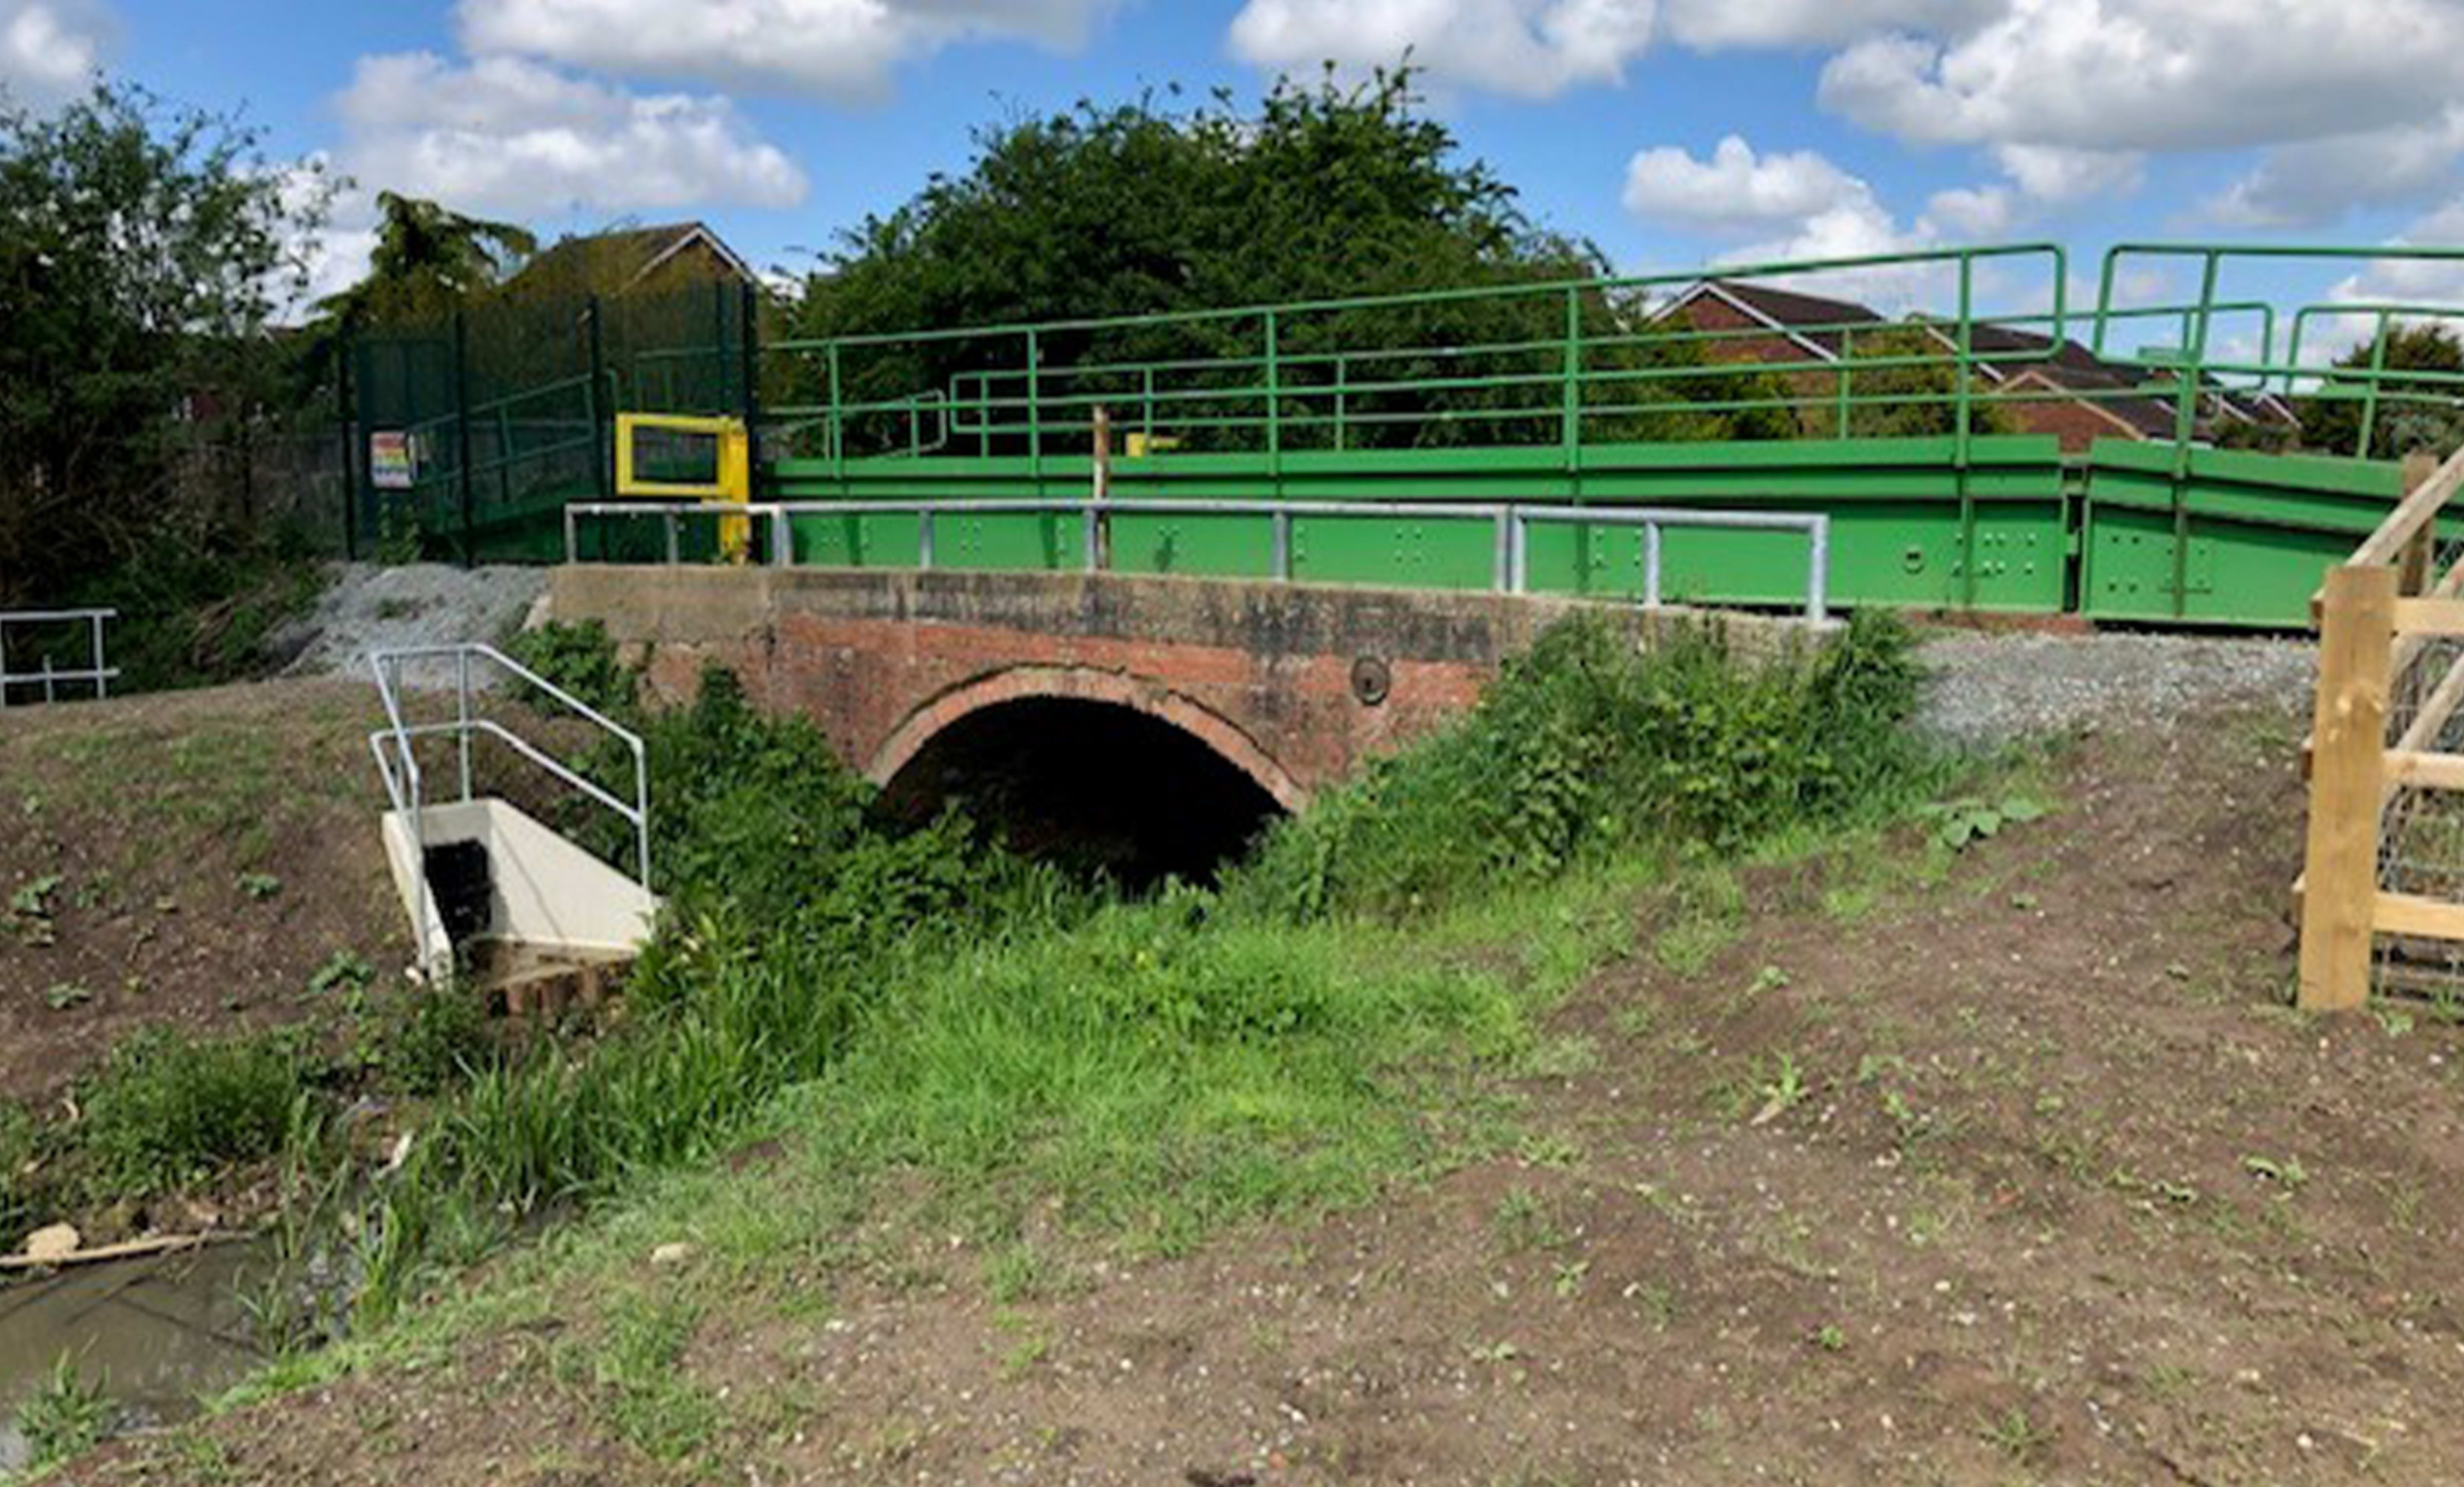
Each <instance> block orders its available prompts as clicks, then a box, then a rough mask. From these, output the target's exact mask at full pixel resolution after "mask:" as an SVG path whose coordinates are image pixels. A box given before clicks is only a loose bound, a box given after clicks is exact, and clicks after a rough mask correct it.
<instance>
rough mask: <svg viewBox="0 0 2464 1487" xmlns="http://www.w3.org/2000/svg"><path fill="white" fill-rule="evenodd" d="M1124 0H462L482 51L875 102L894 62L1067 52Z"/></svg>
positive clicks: (465, 27)
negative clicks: (966, 49) (945, 52)
mask: <svg viewBox="0 0 2464 1487" xmlns="http://www.w3.org/2000/svg"><path fill="white" fill-rule="evenodd" d="M1118 3H1119V0H690V3H687V4H683V5H678V4H674V3H672V0H461V3H460V6H459V8H458V11H457V14H458V17H459V21H460V33H461V38H462V43H463V45H464V47H465V48H466V49H468V50H469V51H470V52H471V53H472V54H473V55H477V56H486V55H521V56H535V57H547V58H550V59H553V60H555V61H559V62H565V63H569V64H572V65H576V66H582V67H590V68H596V69H599V70H601V71H603V72H609V73H616V74H621V75H625V76H630V77H686V78H693V79H696V80H699V81H703V82H708V83H714V84H717V85H719V86H722V87H733V88H749V89H759V90H766V91H772V92H784V93H799V94H818V95H820V96H822V97H824V98H832V99H836V100H840V101H853V100H860V99H869V98H878V97H880V96H881V95H882V94H883V93H885V92H886V91H887V90H888V88H889V86H890V76H891V69H892V68H894V67H895V66H897V65H898V64H899V63H901V62H905V61H910V60H913V59H916V58H919V57H924V56H929V55H932V54H933V53H935V52H937V51H939V50H941V49H942V48H944V47H948V46H953V45H957V44H959V43H963V42H969V41H1001V40H1023V41H1029V42H1034V43H1037V44H1040V45H1044V46H1049V47H1054V48H1062V49H1067V48H1072V47H1075V46H1077V45H1079V44H1081V43H1082V42H1083V41H1084V40H1085V38H1086V35H1087V33H1088V32H1089V29H1090V28H1091V26H1092V25H1093V24H1094V22H1095V21H1096V20H1098V19H1099V18H1101V17H1102V16H1103V15H1104V14H1105V13H1106V12H1108V11H1111V10H1112V9H1114V8H1115V6H1116V5H1117V4H1118Z"/></svg>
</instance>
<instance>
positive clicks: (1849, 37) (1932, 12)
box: [1666, 0, 2002, 51]
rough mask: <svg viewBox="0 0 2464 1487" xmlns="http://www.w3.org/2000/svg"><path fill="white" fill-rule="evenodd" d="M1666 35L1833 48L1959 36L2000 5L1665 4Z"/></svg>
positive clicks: (1866, 1)
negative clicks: (1918, 36)
mask: <svg viewBox="0 0 2464 1487" xmlns="http://www.w3.org/2000/svg"><path fill="white" fill-rule="evenodd" d="M1666 4H1667V7H1668V9H1667V22H1668V33H1669V34H1670V36H1671V37H1673V38H1674V39H1676V40H1678V41H1682V42H1683V43H1684V44H1685V45H1687V46H1690V47H1696V48H1700V49H1702V50H1704V51H1711V50H1714V49H1717V48H1721V47H1821V46H1837V45H1838V44H1840V43H1842V42H1848V41H1855V40H1857V39H1859V37H1863V36H1869V35H1874V34H1877V33H1890V32H1902V31H1924V32H1934V33H1942V32H1957V31H1964V30H1967V29H1969V27H1971V26H1976V25H1981V24H1983V23H1984V22H1985V21H1987V20H1989V19H1991V17H1992V16H1993V14H1994V13H1995V12H1997V11H2000V10H2001V9H2002V0H1666Z"/></svg>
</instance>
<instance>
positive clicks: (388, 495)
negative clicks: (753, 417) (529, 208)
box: [351, 283, 750, 562]
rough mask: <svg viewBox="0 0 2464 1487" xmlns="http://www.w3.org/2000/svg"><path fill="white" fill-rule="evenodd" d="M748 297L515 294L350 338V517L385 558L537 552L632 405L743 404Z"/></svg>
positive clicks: (717, 289)
mask: <svg viewBox="0 0 2464 1487" xmlns="http://www.w3.org/2000/svg"><path fill="white" fill-rule="evenodd" d="M746 304H747V295H746V290H745V287H744V286H743V285H740V284H735V283H715V284H707V285H696V286H693V287H691V288H688V289H683V290H678V291H673V292H669V293H662V294H655V295H648V294H646V295H619V296H612V297H601V296H596V295H570V296H567V295H557V296H547V295H539V296H522V297H507V298H502V299H495V300H490V301H486V302H483V303H481V304H478V305H474V306H473V307H471V308H470V309H468V310H466V311H464V312H463V313H462V314H461V315H459V316H457V317H453V318H452V319H450V320H446V321H443V322H441V323H437V324H431V325H419V326H399V327H389V328H386V329H385V330H382V331H376V332H371V333H368V334H365V335H363V336H362V337H361V338H360V339H358V340H357V342H356V343H355V344H354V345H353V347H352V354H351V370H352V393H353V395H352V399H351V405H352V409H353V419H354V423H355V429H354V448H355V452H356V459H355V465H356V470H355V481H354V484H355V489H356V492H357V508H356V516H357V519H358V521H359V531H360V532H361V533H362V534H363V535H365V536H368V537H370V538H372V539H373V544H372V545H373V546H374V548H375V550H376V551H378V552H379V553H381V554H382V555H384V556H385V557H389V558H408V557H412V556H418V557H424V558H447V559H458V560H461V561H465V562H543V561H553V560H556V559H557V558H561V556H562V554H563V544H564V536H563V518H562V514H561V513H562V508H563V506H564V504H565V503H566V502H567V501H572V500H584V499H591V498H594V497H600V496H605V495H609V494H611V493H612V492H613V483H612V476H611V473H610V469H609V466H610V461H611V460H612V457H613V455H612V450H611V448H610V445H609V438H610V434H611V430H612V428H613V426H614V423H615V415H616V414H617V413H619V412H625V411H639V412H663V413H736V414H742V413H743V412H745V411H746V405H747V402H748V396H747V391H746V377H747V372H746V367H747V364H748V362H749V361H750V358H749V356H748V355H747V346H746V339H745V338H746Z"/></svg>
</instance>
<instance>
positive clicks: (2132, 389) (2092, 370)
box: [2003, 361, 2173, 439]
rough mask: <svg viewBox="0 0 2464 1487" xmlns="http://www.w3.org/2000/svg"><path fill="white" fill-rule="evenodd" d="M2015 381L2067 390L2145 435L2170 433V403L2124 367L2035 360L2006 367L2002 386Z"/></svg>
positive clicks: (2166, 436)
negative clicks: (2021, 365)
mask: <svg viewBox="0 0 2464 1487" xmlns="http://www.w3.org/2000/svg"><path fill="white" fill-rule="evenodd" d="M2016 383H2037V384H2039V385H2041V386H2044V387H2048V388H2051V389H2053V390H2055V391H2057V392H2063V393H2068V394H2070V395H2071V396H2072V397H2073V398H2075V399H2076V400H2078V401H2079V403H2081V404H2083V405H2086V406H2088V407H2092V408H2095V409H2096V410H2097V411H2099V412H2101V413H2102V414H2104V415H2105V416H2106V417H2108V418H2110V419H2112V420H2113V421H2114V422H2116V423H2118V424H2123V425H2126V426H2129V427H2130V428H2131V429H2132V430H2134V431H2136V432H2137V433H2139V434H2140V435H2142V436H2143V437H2145V438H2149V439H2169V438H2171V437H2173V405H2172V404H2171V403H2170V402H2169V401H2167V399H2165V398H2164V397H2161V396H2155V397H2151V396H2149V395H2148V393H2147V390H2146V389H2147V385H2148V384H2147V383H2146V381H2145V379H2144V378H2142V377H2139V376H2136V375H2134V374H2133V373H2132V372H2130V371H2129V370H2127V369H2125V368H2122V367H2112V366H2098V367H2082V366H2073V365H2070V364H2068V363H2065V362H2063V361H2037V362H2034V363H2031V364H2029V365H2027V366H2023V367H2013V368H2010V369H2008V375H2007V377H2006V378H2005V379H2004V381H2003V386H2004V387H2006V388H2008V387H2011V386H2013V385H2014V384H2016Z"/></svg>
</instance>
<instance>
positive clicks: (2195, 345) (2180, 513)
mask: <svg viewBox="0 0 2464 1487" xmlns="http://www.w3.org/2000/svg"><path fill="white" fill-rule="evenodd" d="M2223 267H2224V254H2223V253H2221V252H2220V251H2217V250H2215V249H2212V248H2211V249H2209V250H2208V251H2207V254H2206V263H2205V266H2204V267H2203V268H2202V269H2201V270H2200V273H2199V302H2198V315H2197V317H2196V318H2195V319H2194V320H2193V321H2192V322H2191V326H2190V335H2189V339H2188V340H2187V341H2186V342H2185V343H2184V344H2183V347H2182V364H2181V365H2180V366H2178V367H2176V368H2174V372H2173V375H2174V376H2175V377H2176V378H2178V379H2180V381H2181V384H2182V387H2181V391H2180V392H2179V393H2178V394H2177V395H2176V396H2175V398H2174V401H2173V617H2174V618H2175V619H2180V618H2181V617H2182V616H2184V615H2186V614H2188V613H2189V607H2190V442H2191V441H2192V440H2193V439H2196V438H2197V437H2198V433H2199V383H2200V381H2201V380H2202V378H2203V377H2204V376H2205V372H2204V370H2203V369H2204V368H2205V366H2206V364H2207V360H2208V320H2209V307H2210V306H2211V305H2213V304H2214V303H2215V302H2216V278H2217V275H2218V274H2219V273H2221V272H2222V270H2223Z"/></svg>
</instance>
